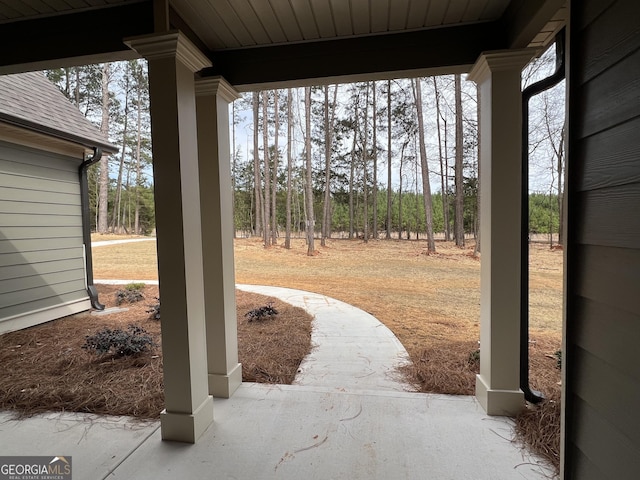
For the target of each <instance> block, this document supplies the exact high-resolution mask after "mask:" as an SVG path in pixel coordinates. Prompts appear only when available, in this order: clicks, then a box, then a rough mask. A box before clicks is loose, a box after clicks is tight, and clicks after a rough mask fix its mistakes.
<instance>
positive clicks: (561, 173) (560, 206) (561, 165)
mask: <svg viewBox="0 0 640 480" xmlns="http://www.w3.org/2000/svg"><path fill="white" fill-rule="evenodd" d="M565 125H566V122H565ZM565 125H563V126H562V133H561V134H560V146H559V148H558V163H557V165H556V168H557V174H558V243H559V244H560V245H562V244H563V243H564V215H562V210H563V208H564V185H563V183H564V135H565Z"/></svg>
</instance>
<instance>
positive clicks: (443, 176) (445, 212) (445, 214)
mask: <svg viewBox="0 0 640 480" xmlns="http://www.w3.org/2000/svg"><path fill="white" fill-rule="evenodd" d="M432 78H433V91H434V93H435V97H436V128H437V129H438V153H439V155H440V185H441V187H440V188H441V191H442V218H443V220H444V239H445V240H446V241H447V242H448V241H449V240H451V232H450V230H449V197H448V195H447V170H446V168H445V165H444V162H443V160H444V158H443V155H442V134H441V131H440V117H441V116H442V112H441V110H440V91H439V90H438V80H437V79H438V77H435V76H434V77H432Z"/></svg>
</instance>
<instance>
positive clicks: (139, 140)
mask: <svg viewBox="0 0 640 480" xmlns="http://www.w3.org/2000/svg"><path fill="white" fill-rule="evenodd" d="M139 81H140V80H138V87H137V90H136V94H137V101H138V102H137V109H138V111H137V117H138V118H137V126H136V190H135V212H134V221H133V231H134V232H135V234H136V235H140V174H141V167H140V152H141V148H142V88H141V87H140V84H139Z"/></svg>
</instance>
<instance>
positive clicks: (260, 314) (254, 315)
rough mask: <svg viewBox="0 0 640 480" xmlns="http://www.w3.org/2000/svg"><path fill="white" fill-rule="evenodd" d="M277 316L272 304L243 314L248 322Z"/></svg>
mask: <svg viewBox="0 0 640 480" xmlns="http://www.w3.org/2000/svg"><path fill="white" fill-rule="evenodd" d="M277 314H278V311H277V310H276V309H275V308H273V303H272V302H269V303H267V304H266V305H265V306H264V307H259V308H254V309H253V310H249V311H248V312H247V313H245V314H244V316H245V317H246V318H247V319H248V321H249V322H252V321H254V320H258V321H259V320H265V319H266V318H271V317H273V316H275V315H277Z"/></svg>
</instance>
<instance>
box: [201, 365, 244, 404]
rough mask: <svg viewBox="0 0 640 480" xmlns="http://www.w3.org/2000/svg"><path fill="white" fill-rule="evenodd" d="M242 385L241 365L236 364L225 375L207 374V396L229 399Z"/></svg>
mask: <svg viewBox="0 0 640 480" xmlns="http://www.w3.org/2000/svg"><path fill="white" fill-rule="evenodd" d="M241 383H242V364H240V363H239V364H237V365H236V366H235V367H233V368H232V369H231V371H230V372H229V373H228V374H227V375H220V374H218V373H210V374H209V394H210V395H213V396H214V397H217V398H229V397H231V395H233V393H234V392H235V391H236V390H237V389H238V387H239V386H240V384H241Z"/></svg>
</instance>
